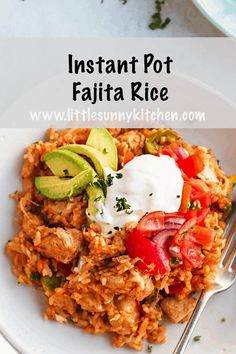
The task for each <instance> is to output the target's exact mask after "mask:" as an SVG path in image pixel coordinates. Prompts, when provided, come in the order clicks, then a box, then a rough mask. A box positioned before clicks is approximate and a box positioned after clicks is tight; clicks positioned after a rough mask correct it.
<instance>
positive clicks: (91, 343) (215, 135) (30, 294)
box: [0, 129, 236, 354]
mask: <svg viewBox="0 0 236 354" xmlns="http://www.w3.org/2000/svg"><path fill="white" fill-rule="evenodd" d="M42 133H43V132H42V131H40V130H35V129H29V130H26V129H24V130H17V129H12V130H11V129H2V130H1V131H0V146H1V148H0V160H1V177H0V179H1V180H0V182H1V183H0V188H1V190H0V192H1V200H0V208H1V221H0V229H1V238H0V249H1V255H0V279H1V291H0V304H1V306H0V329H1V331H2V333H3V334H4V335H5V336H6V337H7V338H8V339H9V340H10V342H11V343H12V344H13V345H14V346H15V347H16V348H17V349H18V350H19V351H20V352H21V353H24V354H33V353H34V354H64V353H67V354H77V353H81V354H85V353H96V354H110V353H112V352H114V353H119V354H125V353H131V350H129V349H127V348H121V349H112V348H111V345H110V341H109V338H108V336H92V335H87V334H84V333H82V331H81V330H79V329H75V328H73V327H71V326H69V325H60V324H58V323H56V322H48V321H44V320H43V319H42V317H41V312H42V310H43V308H44V307H45V301H44V298H43V296H42V295H41V294H40V293H39V292H38V291H36V290H34V289H33V288H29V287H26V286H23V285H18V284H17V281H16V278H15V277H14V276H13V275H12V274H11V271H10V262H9V260H8V259H7V257H6V256H5V255H4V251H3V247H4V245H5V243H6V242H7V240H8V239H9V238H11V236H12V232H13V215H14V203H13V202H12V201H11V200H9V199H8V194H9V193H11V192H12V191H15V190H16V189H18V188H20V182H19V168H20V162H21V159H22V155H23V151H24V147H25V146H27V145H28V144H30V143H31V142H32V141H36V140H38V139H39V138H40V137H41V136H42ZM235 134H236V131H235V130H229V131H228V130H205V129H202V130H201V131H200V130H195V131H192V130H187V131H184V132H183V136H184V137H185V138H186V139H187V140H188V141H190V142H192V143H195V144H204V145H205V146H208V147H211V148H213V149H214V151H215V152H216V154H217V156H218V157H219V159H220V160H221V163H222V166H223V167H224V169H225V170H226V172H227V173H233V172H235V171H236V160H235V155H236V139H235ZM235 291H236V286H234V287H233V288H231V289H230V290H229V291H227V292H225V293H223V294H220V295H217V296H216V297H215V298H214V299H213V300H212V302H211V303H210V304H209V305H208V307H207V309H206V311H205V313H204V314H203V316H202V318H201V319H200V322H199V324H198V326H197V328H196V330H195V333H194V335H201V336H202V339H201V341H200V342H193V341H191V343H190V345H189V347H188V349H187V351H186V354H199V352H202V353H205V354H223V353H227V354H235V352H236V343H235V331H236V317H235V313H236V302H235ZM222 317H226V322H224V323H222V322H221V318H222ZM182 330H183V325H169V328H168V341H167V343H166V344H165V345H156V346H155V345H154V346H153V353H159V354H169V353H171V350H173V347H174V345H175V343H176V342H177V339H178V338H179V335H180V333H181V331H182ZM94 348H96V350H95V349H94ZM144 348H146V344H145V347H144ZM143 352H145V349H144V350H143Z"/></svg>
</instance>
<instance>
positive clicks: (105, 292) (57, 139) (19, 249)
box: [6, 128, 230, 350]
mask: <svg viewBox="0 0 236 354" xmlns="http://www.w3.org/2000/svg"><path fill="white" fill-rule="evenodd" d="M109 131H110V133H111V134H112V135H113V137H114V139H115V143H116V146H117V150H118V157H119V163H121V161H122V160H123V158H124V156H125V154H126V153H127V152H132V153H133V155H134V156H137V155H141V154H143V153H144V150H143V148H144V142H145V138H146V137H147V136H148V135H150V133H152V132H153V131H154V130H151V129H131V130H128V129H109ZM89 132H90V129H83V128H79V129H67V130H62V131H57V130H54V129H49V130H48V132H47V136H46V138H45V141H39V142H37V143H34V144H32V145H30V146H29V147H28V149H27V151H26V152H25V155H24V161H23V166H22V170H21V178H22V184H23V191H20V192H16V193H14V194H13V198H14V199H15V201H16V203H17V208H16V213H17V224H18V232H17V234H15V235H14V237H13V239H12V240H11V241H9V242H8V244H7V246H6V251H7V254H8V255H9V257H10V258H11V261H12V269H13V272H14V273H15V275H16V276H17V278H18V281H19V282H20V283H24V284H27V285H30V286H36V287H38V288H39V289H40V290H41V291H42V292H43V293H44V294H45V296H46V298H47V303H48V306H47V308H46V309H45V311H44V318H45V319H50V320H56V321H58V322H60V323H71V324H73V325H74V326H76V327H80V328H83V329H84V330H85V331H86V332H88V333H92V334H96V333H104V332H110V333H111V334H112V344H113V345H114V346H116V347H121V346H123V345H128V346H130V347H131V348H134V349H136V350H141V349H142V346H143V340H144V339H147V341H149V342H150V343H163V342H164V341H165V340H166V328H165V327H164V326H163V325H162V317H163V314H165V313H166V314H167V315H168V317H169V318H170V319H171V320H172V321H173V322H184V321H186V320H187V319H188V318H189V316H190V315H191V312H192V310H193V308H194V305H195V300H194V298H193V297H192V296H191V294H192V293H193V292H196V291H197V292H199V291H201V290H202V289H207V288H209V287H210V286H211V283H212V281H213V279H214V274H215V270H216V265H217V263H218V262H219V258H220V255H221V251H222V248H223V246H224V241H223V239H222V234H223V229H224V222H223V212H222V210H223V209H224V207H225V206H227V205H228V204H229V201H228V198H227V196H228V194H229V192H230V186H229V180H228V178H227V177H225V175H224V173H223V172H222V170H221V169H220V167H219V166H218V164H217V162H216V160H215V158H214V156H213V154H212V152H211V151H209V150H207V149H205V148H203V147H198V146H192V145H189V144H186V143H185V142H182V144H183V146H184V148H185V149H186V150H188V151H189V152H190V153H192V152H196V151H197V152H199V153H200V154H201V155H202V157H203V158H204V159H208V161H209V164H212V166H214V169H215V172H216V175H217V182H214V183H213V182H211V183H210V182H209V183H210V184H209V183H208V182H207V183H208V184H209V185H210V187H211V189H212V190H213V191H214V193H215V194H216V196H217V202H216V207H215V208H214V210H211V212H210V214H209V215H208V217H207V218H206V220H205V225H206V227H211V228H215V229H216V228H217V231H216V237H215V239H214V242H213V244H212V246H211V247H208V248H207V247H205V249H204V248H203V254H204V255H205V258H204V261H203V264H202V266H201V267H198V268H192V267H190V266H189V265H186V264H184V263H183V262H180V263H179V264H176V265H171V269H170V271H168V273H166V274H165V275H164V276H162V277H161V276H159V275H156V276H153V275H150V274H145V273H142V272H141V271H139V270H138V269H137V268H136V266H135V263H136V261H137V259H131V258H130V257H129V256H128V255H127V252H126V249H125V246H124V243H125V240H126V237H127V235H128V234H129V231H130V230H131V229H132V228H133V227H134V226H135V225H127V226H125V227H124V228H123V229H122V230H121V231H117V233H116V234H115V235H114V237H113V238H111V239H108V238H104V237H103V236H102V235H101V233H100V229H99V227H98V225H96V224H95V223H93V224H90V225H89V226H88V225H87V224H86V215H85V210H86V207H87V200H86V196H85V194H81V195H79V196H76V197H72V198H70V199H69V200H64V201H53V200H49V199H47V198H45V197H43V196H42V195H40V194H38V193H37V191H36V190H35V186H34V178H35V176H40V175H50V171H49V170H48V169H47V167H46V165H45V164H44V162H43V159H44V156H45V154H46V153H47V152H49V151H52V150H55V149H56V148H57V147H60V146H62V145H66V144H71V143H73V144H75V143H76V144H78V143H79V144H80V143H83V144H84V143H86V140H87V137H88V135H89ZM201 178H202V179H204V176H202V177H201ZM55 281H56V283H55ZM180 281H182V282H184V283H185V287H184V289H183V291H182V293H181V295H178V296H169V286H170V285H171V284H174V283H176V282H180Z"/></svg>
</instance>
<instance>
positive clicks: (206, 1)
mask: <svg viewBox="0 0 236 354" xmlns="http://www.w3.org/2000/svg"><path fill="white" fill-rule="evenodd" d="M193 2H194V4H195V5H196V6H197V7H198V8H199V10H200V11H201V12H202V13H203V14H204V16H205V17H206V18H208V20H210V21H211V23H212V24H213V25H214V26H216V27H217V28H218V29H219V30H220V31H222V32H223V33H225V34H226V35H228V36H231V37H236V1H235V0H193Z"/></svg>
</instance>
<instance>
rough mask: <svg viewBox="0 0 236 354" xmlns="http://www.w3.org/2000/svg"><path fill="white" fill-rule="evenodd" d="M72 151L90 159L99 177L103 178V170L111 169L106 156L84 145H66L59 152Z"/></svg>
mask: <svg viewBox="0 0 236 354" xmlns="http://www.w3.org/2000/svg"><path fill="white" fill-rule="evenodd" d="M64 149H66V150H70V151H73V152H75V153H77V154H80V155H84V156H86V157H88V158H89V159H90V160H91V162H92V163H93V165H94V168H95V170H96V172H97V173H98V175H99V176H100V177H102V178H103V176H104V173H103V170H104V168H105V167H110V165H109V161H108V160H107V159H106V158H105V157H104V155H103V154H102V153H101V152H100V151H98V150H97V149H95V148H93V147H91V146H87V145H83V144H71V145H65V146H62V147H61V148H59V150H64Z"/></svg>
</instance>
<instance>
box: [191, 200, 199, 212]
mask: <svg viewBox="0 0 236 354" xmlns="http://www.w3.org/2000/svg"><path fill="white" fill-rule="evenodd" d="M188 208H189V209H190V210H201V208H202V206H201V203H200V201H199V200H194V202H190V203H189V207H188Z"/></svg>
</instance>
